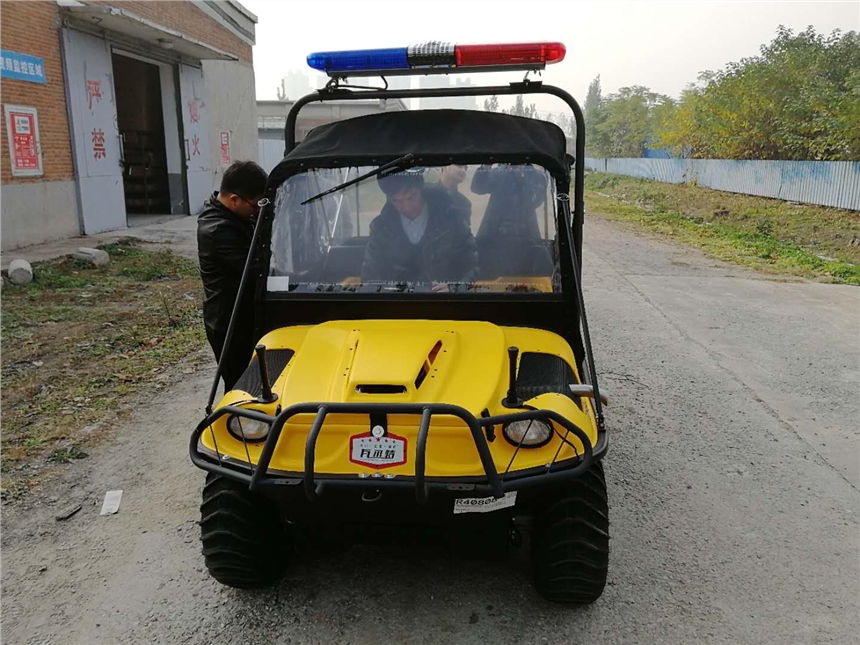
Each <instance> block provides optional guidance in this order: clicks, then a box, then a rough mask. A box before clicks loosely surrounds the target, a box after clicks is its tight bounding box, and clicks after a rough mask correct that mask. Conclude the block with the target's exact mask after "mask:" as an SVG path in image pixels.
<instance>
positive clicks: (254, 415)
mask: <svg viewBox="0 0 860 645" xmlns="http://www.w3.org/2000/svg"><path fill="white" fill-rule="evenodd" d="M226 414H231V415H236V416H239V417H245V418H248V419H255V420H257V421H263V422H265V423H268V424H270V425H271V429H270V430H269V434H268V436H267V437H266V442H265V444H264V446H263V451H262V453H261V454H260V459H259V460H258V462H257V463H256V465H255V464H252V463H251V460H250V457H249V459H248V461H247V462H241V461H238V460H236V459H235V458H231V459H230V464H229V465H225V463H224V462H225V459H224V458H223V457H222V456H221V453H220V452H219V451H218V446H217V443H216V442H215V439H214V430H211V431H212V436H213V444H214V445H215V455H214V460H213V457H212V456H209V455H206V454H204V453H203V452H201V450H200V437H201V435H202V434H203V432H204V431H205V430H206V428H207V427H209V428H211V425H212V424H213V423H214V422H215V421H217V420H218V419H219V418H221V417H222V416H224V415H226ZM297 414H315V415H316V417H315V418H314V421H313V424H312V425H311V429H310V432H308V437H307V440H306V442H305V460H304V473H302V475H301V482H302V484H303V486H304V489H305V494H306V495H307V498H308V500H310V501H313V500H315V499H316V498H317V497H318V495H320V494H321V493H322V491H323V490H324V488H325V487H326V486H362V487H367V486H368V485H369V484H370V482H369V481H368V479H367V477H366V476H365V477H360V476H351V475H350V476H343V475H341V476H331V475H329V476H324V477H317V476H316V474H315V471H314V465H315V461H316V444H317V439H318V438H319V435H320V432H322V429H323V424H324V423H325V419H326V416H327V415H328V414H368V415H372V414H373V415H375V414H386V415H387V414H405V415H410V414H411V415H420V416H421V425H420V426H419V429H418V442H417V447H416V452H415V476H414V477H402V476H398V477H393V478H390V479H389V478H383V477H382V475H380V474H378V473H376V474H375V475H374V477H373V479H372V480H371V481H372V486H373V487H374V488H388V487H392V488H402V487H405V486H414V487H415V499H416V501H417V502H418V503H419V504H423V503H425V502H426V500H427V495H428V492H429V490H430V489H431V488H448V489H452V488H453V489H455V490H456V489H458V488H460V489H464V488H465V487H467V486H468V490H472V491H475V492H477V493H486V494H490V495H493V496H494V497H495V498H496V499H499V498H501V497H503V496H504V494H505V493H506V492H508V491H514V490H519V489H522V488H527V487H530V486H537V485H542V484H547V483H558V482H560V481H564V480H570V479H574V478H576V477H579V476H580V475H582V474H583V473H584V472H585V471H586V470H588V468H589V467H590V466H591V464H592V462H593V461H594V460H595V459H600V458H601V457H603V454H604V453H605V452H606V448H607V437H606V432H605V431H601V430H598V437H597V444H596V445H595V446H594V447H592V445H591V441H590V440H589V438H588V436H587V435H586V434H585V432H583V430H582V429H581V428H579V427H578V426H576V425H575V424H574V423H572V422H571V421H569V420H568V419H566V418H564V417H563V416H561V415H560V414H558V413H557V412H554V411H553V410H527V411H524V412H515V413H511V414H503V415H498V416H495V417H481V418H477V417H475V416H474V415H473V414H471V413H470V412H469V411H468V410H466V409H465V408H462V407H460V406H458V405H449V404H443V403H301V404H298V405H293V406H290V407H289V408H286V409H285V410H283V411H281V412H280V413H279V414H277V415H276V416H271V415H268V414H266V413H264V412H259V411H257V410H248V409H245V408H240V407H237V406H233V405H226V406H224V407H222V408H218V409H217V410H215V411H214V412H212V413H211V414H209V415H208V416H207V417H206V418H205V419H203V421H201V422H200V423H199V424H198V425H197V427H196V428H195V429H194V432H193V433H192V434H191V441H190V445H189V454H190V457H191V461H192V462H193V463H194V465H195V466H197V467H198V468H202V469H203V470H206V471H208V472H211V473H215V474H218V475H222V476H224V477H228V478H230V479H234V480H237V481H241V482H245V483H247V484H248V488H249V489H250V490H252V491H253V490H255V489H257V488H258V487H259V486H260V485H261V484H275V483H278V482H279V481H280V482H281V483H297V482H296V481H295V480H296V477H294V476H292V475H290V474H282V473H279V474H278V475H277V476H272V475H271V474H270V473H269V463H270V462H271V460H272V455H273V454H274V452H275V447H276V446H277V444H278V439H279V438H280V436H281V431H282V430H283V428H284V425H285V424H286V423H287V421H289V420H290V419H291V418H292V417H294V416H295V415H297ZM436 414H444V415H449V416H454V417H457V418H459V419H461V420H462V421H463V422H464V423H465V424H466V425H467V426H468V427H469V431H470V432H471V434H472V439H473V441H474V442H475V448H476V449H477V450H478V456H479V457H480V459H481V464H482V466H483V468H484V477H477V478H475V477H467V478H459V479H457V478H454V480H452V479H451V478H445V479H444V480H443V479H442V478H434V479H433V480H431V481H428V480H427V478H426V476H425V465H426V452H427V436H428V434H429V432H430V420H431V419H432V418H433V415H436ZM529 419H543V420H546V421H555V422H556V423H557V424H558V425H560V426H561V427H563V428H564V429H565V430H566V433H565V434H564V435H563V436H562V438H563V441H566V439H567V437H568V436H569V435H571V434H573V435H575V436H576V437H577V439H579V441H580V442H581V443H582V446H583V447H584V449H585V452H584V454H582V455H577V457H575V458H574V459H567V460H565V461H563V462H556V459H557V458H558V455H559V453H560V452H561V448H562V446H563V445H564V443H562V444H561V445H560V446H559V449H558V450H557V451H556V453H555V456H554V457H553V459H552V461H551V462H550V463H549V464H547V465H546V466H543V467H540V468H532V469H529V470H524V471H514V472H513V473H511V472H510V466H511V465H512V464H513V462H514V461H515V460H516V456H517V454H518V453H519V450H520V448H521V446H517V452H515V453H514V457H513V459H511V464H509V465H508V470H506V471H505V473H503V475H502V476H501V477H500V476H499V473H498V471H497V470H496V466H495V463H494V462H493V458H492V455H491V454H490V447H489V445H488V444H487V439H486V437H485V434H484V432H483V431H482V430H483V429H484V428H492V427H494V426H496V425H498V424H506V423H510V422H512V421H519V420H529ZM297 474H298V473H296V475H297ZM285 479H287V480H289V481H284V480H285Z"/></svg>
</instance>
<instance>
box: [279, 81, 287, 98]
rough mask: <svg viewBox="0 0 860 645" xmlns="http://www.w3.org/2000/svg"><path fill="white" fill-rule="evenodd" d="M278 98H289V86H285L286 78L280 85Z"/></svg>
mask: <svg viewBox="0 0 860 645" xmlns="http://www.w3.org/2000/svg"><path fill="white" fill-rule="evenodd" d="M278 100H279V101H286V100H287V88H286V87H284V79H281V84H280V86H279V87H278Z"/></svg>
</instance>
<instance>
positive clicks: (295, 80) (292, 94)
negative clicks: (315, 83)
mask: <svg viewBox="0 0 860 645" xmlns="http://www.w3.org/2000/svg"><path fill="white" fill-rule="evenodd" d="M315 89H317V88H312V87H311V81H310V79H309V78H308V76H307V74H305V73H304V72H301V71H299V70H295V69H291V70H290V71H289V72H287V74H286V76H284V77H283V78H282V79H281V84H280V85H279V86H278V98H279V99H280V100H282V101H295V100H296V99H300V98H301V97H303V96H304V95H305V94H310V93H311V92H312V91H313V90H315Z"/></svg>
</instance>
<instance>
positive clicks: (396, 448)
mask: <svg viewBox="0 0 860 645" xmlns="http://www.w3.org/2000/svg"><path fill="white" fill-rule="evenodd" d="M349 460H350V461H351V462H352V463H354V464H361V465H362V466H368V467H370V468H375V469H377V470H379V469H380V468H391V467H392V466H402V465H403V464H405V463H406V438H405V437H398V436H397V435H395V434H391V433H388V435H387V436H386V435H385V430H384V429H383V428H382V426H374V428H373V429H372V430H371V431H370V432H365V433H364V434H357V435H353V436H351V437H350V438H349Z"/></svg>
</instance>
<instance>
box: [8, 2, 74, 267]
mask: <svg viewBox="0 0 860 645" xmlns="http://www.w3.org/2000/svg"><path fill="white" fill-rule="evenodd" d="M59 22H60V17H59V10H58V7H57V5H56V3H54V2H4V3H2V6H0V41H2V43H3V49H9V50H12V51H16V52H20V53H23V54H30V55H32V56H38V57H39V58H42V59H43V60H44V68H45V78H46V79H47V84H45V85H41V84H39V83H30V82H27V81H19V80H16V79H10V78H3V79H2V81H0V94H1V95H2V101H3V104H4V105H5V104H11V105H24V106H31V107H35V108H36V109H37V111H38V118H39V136H40V140H41V144H42V164H43V167H44V171H45V173H44V175H42V176H41V177H13V176H12V170H11V161H10V159H9V141H8V140H7V137H6V123H5V117H4V120H3V123H2V127H0V132H2V134H0V182H2V185H3V186H2V200H0V203H2V212H0V220H2V230H0V237H1V238H2V248H3V250H7V249H13V248H17V247H19V246H21V245H23V244H33V243H36V242H43V241H47V240H52V239H59V238H63V237H69V236H73V235H77V234H78V233H79V232H80V224H79V217H78V205H77V198H76V195H75V183H74V166H73V162H72V142H71V136H70V134H69V118H68V113H67V112H66V92H65V80H64V77H63V65H62V62H61V58H60V34H59Z"/></svg>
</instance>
